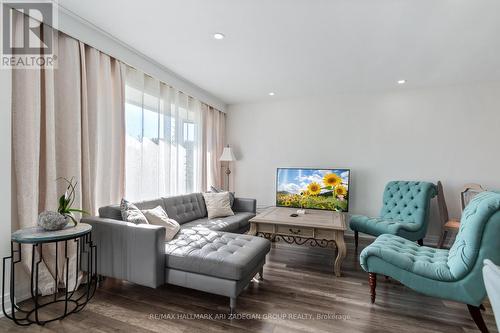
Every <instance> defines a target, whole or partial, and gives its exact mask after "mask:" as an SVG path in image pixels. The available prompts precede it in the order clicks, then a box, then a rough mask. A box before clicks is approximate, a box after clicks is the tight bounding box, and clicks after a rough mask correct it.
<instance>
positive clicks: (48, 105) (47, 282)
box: [12, 13, 125, 295]
mask: <svg viewBox="0 0 500 333" xmlns="http://www.w3.org/2000/svg"><path fill="white" fill-rule="evenodd" d="M16 16H17V17H16V22H19V24H22V23H21V21H22V17H21V14H19V13H18V14H17V15H16ZM16 26H18V25H16ZM15 31H16V34H15V36H14V38H19V40H21V38H22V30H21V29H18V30H15ZM53 33H54V35H55V37H57V39H56V40H57V42H58V67H57V69H55V70H43V69H40V70H38V69H29V70H24V69H15V70H13V73H12V80H13V86H12V87H13V89H12V92H13V96H12V133H13V134H12V135H13V138H12V152H13V172H14V178H13V192H14V195H15V199H16V200H15V201H16V203H17V211H13V215H15V216H14V219H13V220H14V221H15V222H14V223H15V225H14V226H13V229H14V230H15V229H18V228H26V227H31V226H34V225H36V223H37V216H38V214H39V213H40V212H42V211H44V210H57V205H58V204H57V198H58V195H61V194H62V193H64V190H65V185H66V184H64V183H63V182H61V181H56V179H58V178H59V177H66V178H71V177H75V179H77V180H78V181H79V186H78V193H77V200H76V201H75V206H77V207H82V208H83V209H84V210H86V211H88V212H90V213H92V214H96V213H97V209H98V207H100V206H103V205H106V204H110V203H115V202H118V201H119V200H120V199H121V197H122V196H123V191H124V188H123V187H124V177H125V171H124V158H125V151H124V147H125V143H124V140H125V134H124V131H125V129H124V128H125V125H124V102H123V101H124V96H123V94H124V80H123V70H124V69H123V65H122V64H121V63H120V62H118V61H117V60H115V59H113V58H111V57H109V56H108V55H105V54H103V53H101V52H99V51H97V50H95V49H93V48H92V47H89V46H87V45H85V44H83V43H81V42H79V41H77V40H75V39H73V38H71V37H69V36H67V35H65V34H63V33H61V32H57V31H54V32H53ZM69 251H70V269H69V272H68V273H69V274H70V279H69V281H71V282H72V283H73V281H75V274H76V273H75V270H74V269H71V267H73V268H74V267H75V266H74V265H75V262H74V261H75V248H74V247H73V248H71V249H69ZM22 255H23V263H24V264H25V265H24V266H25V268H26V270H29V267H30V263H31V251H28V248H23V250H22ZM61 257H62V256H61ZM60 259H61V260H64V258H60ZM63 264H64V263H63V262H62V261H61V262H60V263H59V265H60V267H62V266H63ZM54 274H55V247H54V245H53V244H50V245H47V246H46V247H44V248H43V264H42V265H41V266H40V283H39V292H40V293H42V294H43V295H47V294H51V293H53V292H54V291H55V290H56V286H55V276H54ZM59 274H60V275H61V276H60V277H59V281H64V279H63V278H62V277H63V276H64V274H65V271H61V272H59ZM71 275H73V276H71ZM57 287H61V286H57ZM62 287H66V286H62ZM68 287H69V288H73V287H74V286H68Z"/></svg>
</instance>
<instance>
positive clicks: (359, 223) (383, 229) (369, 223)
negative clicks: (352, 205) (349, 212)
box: [349, 215, 420, 236]
mask: <svg viewBox="0 0 500 333" xmlns="http://www.w3.org/2000/svg"><path fill="white" fill-rule="evenodd" d="M349 226H350V228H351V229H352V230H355V231H359V232H362V233H365V234H370V235H373V236H379V235H382V234H393V235H398V233H399V232H400V231H402V230H405V231H410V232H412V231H417V230H418V229H419V228H420V226H419V225H418V224H416V223H407V222H406V223H405V222H403V221H399V220H395V219H388V218H383V217H368V216H363V215H353V216H351V220H350V222H349Z"/></svg>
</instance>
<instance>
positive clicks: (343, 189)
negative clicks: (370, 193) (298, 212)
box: [276, 168, 350, 212]
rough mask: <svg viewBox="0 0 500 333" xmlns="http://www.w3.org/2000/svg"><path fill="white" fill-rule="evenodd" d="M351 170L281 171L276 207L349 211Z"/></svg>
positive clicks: (283, 169) (303, 169)
mask: <svg viewBox="0 0 500 333" xmlns="http://www.w3.org/2000/svg"><path fill="white" fill-rule="evenodd" d="M349 172H350V171H349V169H306V168H278V170H277V172H276V206H278V207H293V208H304V209H323V210H332V211H338V212H347V211H348V210H349Z"/></svg>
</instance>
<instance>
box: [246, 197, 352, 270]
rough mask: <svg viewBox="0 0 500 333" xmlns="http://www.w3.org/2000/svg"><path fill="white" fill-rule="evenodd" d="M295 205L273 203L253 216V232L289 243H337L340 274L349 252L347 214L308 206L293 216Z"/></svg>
mask: <svg viewBox="0 0 500 333" xmlns="http://www.w3.org/2000/svg"><path fill="white" fill-rule="evenodd" d="M296 212H297V209H295V208H284V207H271V208H268V209H266V210H264V211H263V212H262V213H260V214H258V215H257V216H255V217H254V218H253V219H251V220H250V231H249V232H248V233H249V234H250V235H255V236H262V237H265V238H268V239H270V240H272V241H275V240H277V241H279V240H283V241H285V242H286V243H289V244H291V243H295V244H298V245H310V246H313V247H329V246H330V244H333V243H335V245H336V246H337V258H336V259H335V264H334V272H335V275H336V276H340V269H341V265H342V261H343V260H344V258H345V256H346V246H345V241H344V232H345V230H346V229H347V227H346V216H345V214H343V213H338V212H331V211H324V210H313V209H310V210H307V211H306V214H305V215H299V216H297V217H291V216H290V214H293V213H296Z"/></svg>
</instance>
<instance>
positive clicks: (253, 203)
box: [233, 198, 257, 214]
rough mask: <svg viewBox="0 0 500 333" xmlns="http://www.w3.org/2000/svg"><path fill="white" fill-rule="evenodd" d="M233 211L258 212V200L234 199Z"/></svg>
mask: <svg viewBox="0 0 500 333" xmlns="http://www.w3.org/2000/svg"><path fill="white" fill-rule="evenodd" d="M233 210H234V211H235V212H248V213H254V214H255V213H256V212H257V200H255V199H247V198H234V203H233Z"/></svg>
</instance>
